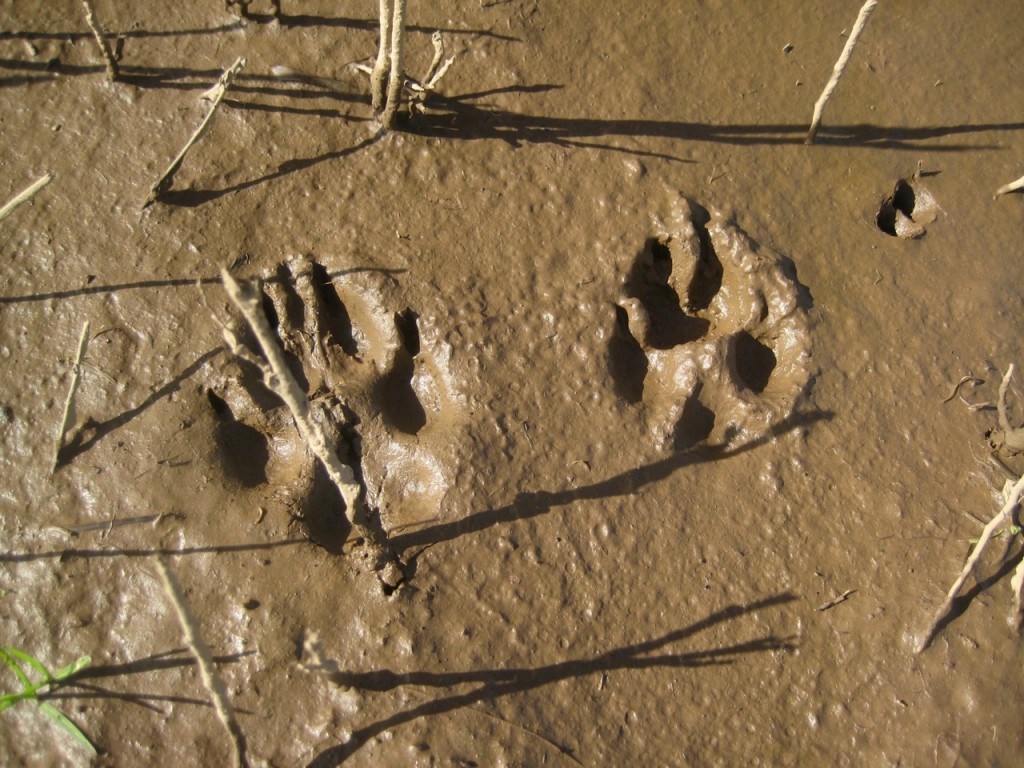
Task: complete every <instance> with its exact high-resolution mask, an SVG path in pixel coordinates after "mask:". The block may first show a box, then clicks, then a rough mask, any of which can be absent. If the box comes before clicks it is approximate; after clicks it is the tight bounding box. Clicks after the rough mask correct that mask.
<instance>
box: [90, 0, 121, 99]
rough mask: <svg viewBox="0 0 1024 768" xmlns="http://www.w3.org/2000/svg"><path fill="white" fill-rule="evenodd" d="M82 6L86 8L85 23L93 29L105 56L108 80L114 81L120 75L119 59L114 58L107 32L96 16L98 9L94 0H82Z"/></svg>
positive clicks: (104, 61)
mask: <svg viewBox="0 0 1024 768" xmlns="http://www.w3.org/2000/svg"><path fill="white" fill-rule="evenodd" d="M82 7H83V8H84V9H85V23H86V24H88V25H89V29H90V30H92V36H93V37H94V38H96V45H98V46H99V48H100V54H101V55H102V56H103V63H104V65H105V66H106V68H107V80H109V81H110V82H114V81H115V80H117V75H118V71H117V59H116V58H114V52H113V51H112V50H110V43H108V42H107V33H106V32H105V31H104V30H103V27H102V26H100V22H99V19H97V18H96V9H95V8H93V6H92V0H82Z"/></svg>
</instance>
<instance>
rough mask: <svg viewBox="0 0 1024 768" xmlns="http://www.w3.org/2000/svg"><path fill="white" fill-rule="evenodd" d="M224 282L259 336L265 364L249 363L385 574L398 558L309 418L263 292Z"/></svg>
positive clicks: (351, 475)
mask: <svg viewBox="0 0 1024 768" xmlns="http://www.w3.org/2000/svg"><path fill="white" fill-rule="evenodd" d="M221 278H222V279H223V281H224V289H225V290H226V291H227V293H228V296H229V297H230V298H231V301H232V302H233V303H234V305H235V306H236V307H238V309H239V311H240V312H241V313H242V316H243V317H244V318H245V321H246V322H247V323H248V324H249V327H250V328H251V329H252V332H253V334H254V335H255V336H256V340H257V341H258V342H259V345H260V348H261V349H262V350H263V355H264V357H265V359H266V361H265V362H264V361H263V360H256V359H252V356H248V358H249V359H250V361H251V362H254V363H255V364H256V365H258V366H259V367H260V369H261V370H262V371H263V377H264V381H265V383H266V385H267V387H269V388H270V390H271V391H273V392H274V394H276V395H277V396H278V397H280V398H281V399H282V400H283V401H284V402H285V404H286V405H287V406H288V409H289V410H290V411H291V414H292V418H293V419H294V420H295V426H296V427H297V428H298V430H299V434H300V435H302V438H303V440H305V442H306V445H307V446H309V449H310V450H311V451H312V452H313V455H314V456H316V457H317V458H318V459H319V460H320V463H321V464H323V466H324V469H326V470H327V474H328V476H329V477H330V479H331V482H333V483H334V485H335V487H337V489H338V492H339V493H340V494H341V498H342V500H343V501H344V502H345V515H346V517H347V518H348V521H349V523H350V524H351V525H352V527H353V528H354V529H355V530H356V531H358V533H359V535H360V536H362V537H363V538H364V539H365V541H366V542H367V544H368V545H369V546H370V548H371V550H372V553H371V554H372V555H373V557H374V560H375V563H376V565H378V566H384V567H385V568H386V567H387V566H388V565H391V566H394V557H393V556H392V555H390V553H389V549H388V546H387V538H386V536H385V535H384V531H383V529H382V528H379V527H378V526H374V525H372V524H371V521H370V519H369V515H368V513H367V510H366V504H365V502H364V500H363V494H362V488H361V487H360V485H359V483H358V482H357V481H356V476H355V472H353V470H352V467H350V466H348V465H347V464H345V463H344V462H342V460H341V459H340V458H338V454H337V453H336V452H335V450H334V449H333V448H332V447H331V446H330V445H329V444H328V442H327V438H326V436H325V435H324V432H323V429H321V427H320V425H319V424H318V423H317V422H316V421H315V420H314V419H313V417H312V414H311V413H310V408H309V400H308V399H307V397H306V393H305V392H303V391H302V388H301V387H300V386H299V384H298V382H297V381H295V377H294V376H293V375H292V373H291V371H290V370H289V369H288V363H287V362H286V361H285V358H284V355H283V353H282V352H281V347H280V345H279V344H278V342H277V339H276V337H275V336H274V332H273V331H272V330H271V328H270V324H269V323H268V322H267V318H266V315H265V314H264V313H263V306H262V301H261V296H262V292H261V291H260V290H259V289H258V288H257V289H253V288H252V287H251V286H242V285H240V284H239V283H238V282H237V281H236V280H235V279H234V278H233V277H232V276H231V275H230V274H229V273H228V271H227V270H226V269H225V270H221ZM224 336H225V340H226V341H227V343H228V346H229V347H231V349H232V351H233V352H234V353H235V354H236V355H239V356H243V357H246V354H245V352H244V350H243V349H242V346H241V343H240V342H239V340H238V339H237V338H236V337H235V336H234V334H233V333H232V332H231V331H230V330H229V329H225V331H224ZM383 578H384V580H385V582H386V583H390V581H391V577H390V576H389V575H388V574H385V575H384V577H383Z"/></svg>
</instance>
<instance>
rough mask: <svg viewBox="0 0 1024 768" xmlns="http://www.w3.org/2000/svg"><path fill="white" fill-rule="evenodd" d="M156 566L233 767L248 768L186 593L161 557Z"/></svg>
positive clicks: (231, 710) (226, 698)
mask: <svg viewBox="0 0 1024 768" xmlns="http://www.w3.org/2000/svg"><path fill="white" fill-rule="evenodd" d="M156 565H157V570H158V571H160V577H161V578H162V579H163V582H164V590H165V591H166V592H167V597H168V598H170V600H171V602H172V603H173V604H174V610H175V612H176V613H177V615H178V623H179V624H180V625H181V630H182V632H183V633H184V634H185V642H186V643H187V644H188V647H189V649H190V650H191V651H192V655H193V656H195V658H196V662H197V663H198V664H199V675H200V677H201V678H202V681H203V685H204V686H205V688H206V690H207V691H209V693H210V698H211V699H212V700H213V706H214V708H215V709H216V710H217V717H218V718H219V719H220V721H221V723H222V724H223V725H224V728H225V730H227V732H228V735H229V736H230V737H231V744H232V746H233V748H234V749H233V752H232V754H233V755H234V758H235V759H234V764H235V766H236V768H248V766H249V760H248V758H247V757H246V754H245V734H244V733H242V727H241V726H240V725H239V724H238V719H237V718H236V717H235V710H234V707H232V706H231V698H230V696H229V694H228V687H227V685H225V684H224V681H223V680H222V679H221V677H220V675H218V674H217V670H216V669H215V668H214V666H213V657H212V656H211V655H210V649H209V648H208V647H207V645H206V642H205V641H204V640H203V637H202V634H201V633H200V632H199V624H198V623H197V622H196V619H195V617H194V616H193V615H192V611H191V609H190V608H189V605H188V601H187V600H186V599H185V592H184V590H182V588H181V584H180V583H179V582H178V578H177V577H176V576H175V575H174V571H172V570H171V568H170V566H169V565H168V564H167V560H166V559H165V558H164V557H162V556H160V557H157V559H156Z"/></svg>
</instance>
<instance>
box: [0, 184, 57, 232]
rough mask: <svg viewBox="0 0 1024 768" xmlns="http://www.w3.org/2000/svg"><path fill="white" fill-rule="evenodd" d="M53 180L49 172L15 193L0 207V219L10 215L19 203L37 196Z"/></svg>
mask: <svg viewBox="0 0 1024 768" xmlns="http://www.w3.org/2000/svg"><path fill="white" fill-rule="evenodd" d="M51 181H53V176H52V175H51V174H49V173H47V174H46V175H44V176H42V177H40V178H38V179H36V180H35V181H33V182H32V183H31V184H29V186H28V187H27V188H26V189H24V190H23V191H21V192H19V193H18V194H17V195H15V196H14V197H12V198H11V199H10V200H8V201H7V202H6V203H4V204H3V207H0V221H3V220H4V219H6V218H7V217H8V216H10V215H11V212H12V211H13V210H14V209H15V208H17V207H18V206H19V205H21V204H22V203H24V202H27V201H29V200H31V199H32V198H33V197H35V195H36V192H38V191H39V190H40V189H42V188H43V187H45V186H46V185H47V184H49V183H50V182H51Z"/></svg>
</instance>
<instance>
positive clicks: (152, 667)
mask: <svg viewBox="0 0 1024 768" xmlns="http://www.w3.org/2000/svg"><path fill="white" fill-rule="evenodd" d="M254 653H255V651H245V652H243V653H233V654H230V655H227V656H214V657H213V661H214V663H215V664H236V663H238V662H239V661H240V660H241V659H243V658H245V657H246V656H251V655H253V654H254ZM195 665H196V659H195V657H194V656H193V655H192V654H191V653H190V652H189V650H188V649H187V648H175V649H173V650H170V651H164V652H163V653H155V654H153V655H152V656H147V657H146V658H144V659H139V660H137V661H130V662H127V663H125V664H104V665H99V666H89V667H85V668H84V669H83V670H81V671H80V672H78V673H77V674H75V675H73V676H72V677H70V678H68V679H67V680H66V681H64V682H62V684H61V685H60V687H59V688H57V689H56V690H55V691H51V692H48V693H46V694H41V695H40V696H39V698H40V699H51V700H58V699H64V700H75V701H82V700H86V699H104V700H118V701H126V702H128V703H130V704H135V705H137V706H140V707H142V708H144V709H148V710H150V711H152V712H156V713H159V714H166V712H165V711H164V710H162V709H161V708H160V707H158V706H156V704H154V703H152V702H161V703H167V704H190V705H193V706H197V707H212V706H213V703H212V702H211V701H210V699H209V698H192V697H189V696H181V695H178V694H156V693H138V692H124V691H111V690H109V689H107V688H104V687H102V686H100V685H96V684H93V683H88V682H86V681H88V680H102V679H110V678H126V677H128V676H130V675H139V674H144V673H146V672H159V671H162V670H165V669H178V668H181V667H192V666H195ZM76 689H77V690H76ZM236 711H238V712H245V710H240V709H239V710H236ZM245 714H251V713H250V712H245Z"/></svg>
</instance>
